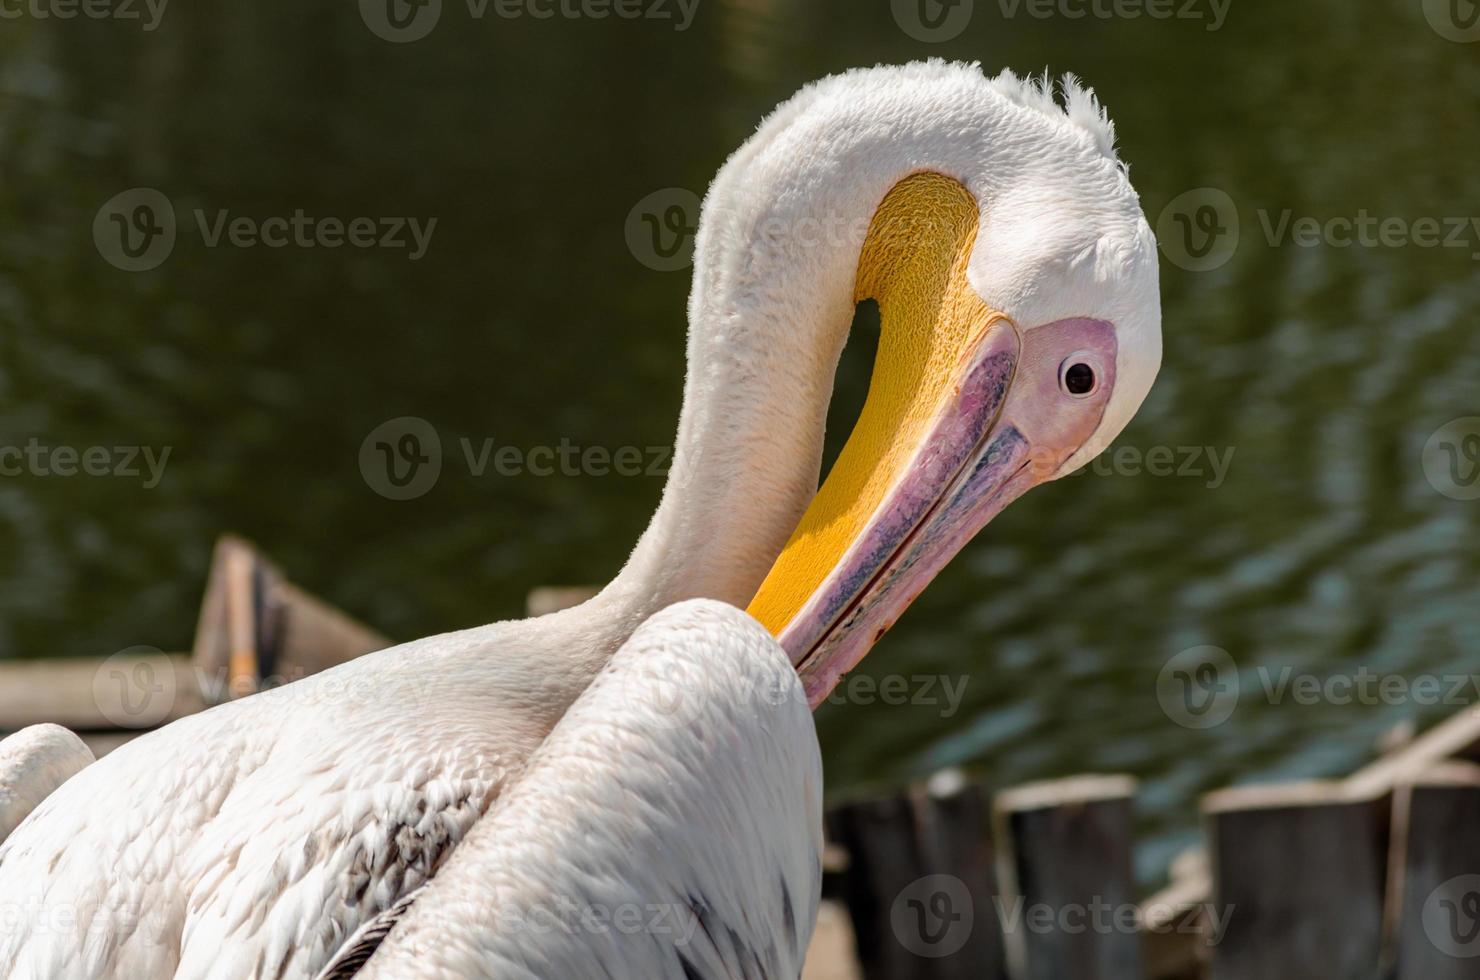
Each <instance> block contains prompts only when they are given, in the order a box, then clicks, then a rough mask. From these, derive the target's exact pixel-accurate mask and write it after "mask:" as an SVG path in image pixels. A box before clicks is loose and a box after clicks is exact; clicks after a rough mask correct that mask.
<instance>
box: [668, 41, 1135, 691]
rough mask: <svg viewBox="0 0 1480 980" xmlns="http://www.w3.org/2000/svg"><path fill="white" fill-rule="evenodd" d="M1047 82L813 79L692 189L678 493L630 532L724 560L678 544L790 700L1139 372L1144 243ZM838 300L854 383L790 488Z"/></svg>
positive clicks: (1124, 180)
mask: <svg viewBox="0 0 1480 980" xmlns="http://www.w3.org/2000/svg"><path fill="white" fill-rule="evenodd" d="M1062 91H1063V102H1062V104H1060V102H1059V101H1057V100H1056V98H1055V93H1054V91H1053V87H1052V86H1051V85H1050V83H1049V82H1048V80H1047V79H1046V78H1045V79H1042V80H1025V79H1019V78H1017V77H1016V76H1014V75H1013V74H1012V73H1010V72H1004V73H1003V74H1001V75H999V76H998V77H996V78H990V79H989V78H987V77H985V76H984V75H983V74H982V73H981V71H980V70H979V69H978V68H977V66H974V65H958V64H946V63H942V62H930V63H922V64H912V65H907V66H904V67H890V68H874V69H866V70H860V71H853V72H849V73H846V74H843V75H839V76H835V77H832V78H828V79H824V80H822V81H820V82H818V83H816V84H814V85H811V86H809V87H807V88H805V89H803V90H802V91H801V92H800V93H798V94H797V95H796V96H795V97H793V98H792V99H791V100H789V101H788V102H786V103H784V104H783V105H781V106H780V107H779V108H778V109H777V110H776V111H775V112H774V113H773V114H772V115H771V116H770V117H769V118H768V119H767V120H766V121H765V122H764V123H763V124H762V125H761V126H760V128H759V129H758V131H757V132H756V133H755V135H754V136H753V137H752V138H751V139H750V140H749V141H748V142H747V143H746V144H745V145H744V146H742V147H741V148H740V150H739V151H738V152H736V153H735V155H734V156H733V157H731V159H730V160H729V161H728V162H727V163H726V164H725V166H724V168H723V169H722V170H721V171H720V173H719V175H718V177H717V178H716V179H715V182H714V184H713V185H712V187H711V188H710V191H709V193H708V195H707V196H706V198H705V201H704V206H703V210H702V213H701V216H700V222H699V231H698V236H697V241H696V249H695V272H694V285H693V291H692V294H691V298H690V303H689V319H690V342H689V378H688V388H687V392H686V400H685V407H684V416H683V419H682V421H681V423H680V430H679V444H678V456H677V458H676V466H677V467H678V477H677V485H678V486H683V485H684V484H685V483H687V484H689V486H688V487H687V491H686V497H689V498H690V499H692V497H698V498H701V502H700V503H699V505H698V509H696V510H695V509H691V510H690V511H689V512H688V514H687V516H686V517H682V518H680V517H675V516H674V515H669V517H668V519H667V520H666V521H665V520H664V519H662V518H661V517H660V520H659V521H658V522H657V523H656V525H655V526H665V527H667V528H669V530H670V531H671V530H672V529H673V528H674V527H675V526H677V525H687V527H688V530H687V532H686V533H687V534H689V535H690V536H691V537H692V538H693V542H692V545H691V549H690V552H691V555H692V553H693V552H694V551H695V550H697V549H701V548H703V547H705V546H706V544H707V545H708V546H709V547H710V549H711V553H712V554H723V555H724V556H725V567H724V568H723V569H720V570H712V571H713V575H712V576H710V577H709V579H708V580H707V581H706V575H705V573H704V571H703V564H704V563H703V562H702V561H701V562H699V563H698V564H697V565H696V564H695V563H693V562H688V563H684V564H683V565H682V567H684V568H685V569H686V574H688V575H689V576H691V580H690V582H689V583H688V587H690V588H692V589H693V590H694V593H695V594H699V595H712V596H715V597H718V598H730V597H731V594H735V595H739V593H741V592H742V591H743V595H741V596H739V598H738V601H739V602H744V601H745V600H746V599H749V606H748V609H749V611H750V613H751V614H752V615H754V616H755V617H756V618H757V619H758V620H760V622H761V623H763V624H764V625H765V626H766V627H767V628H768V629H770V630H771V632H772V633H773V634H774V635H775V636H776V637H777V638H778V639H779V640H780V641H781V644H782V646H784V647H785V649H786V650H787V652H788V654H789V655H790V657H791V659H792V662H793V664H794V665H795V666H796V667H797V669H798V670H799V672H800V674H801V676H802V680H803V684H804V686H805V689H806V691H807V694H808V697H809V699H810V700H811V702H812V703H813V704H814V705H815V704H817V703H818V702H820V701H821V700H822V699H823V698H824V697H826V695H827V693H828V692H829V691H830V690H831V689H832V688H833V686H835V685H836V683H837V682H838V680H839V679H840V678H841V677H842V676H843V674H844V673H846V672H847V671H848V670H849V669H851V668H852V667H853V666H854V665H856V664H857V663H858V661H859V660H860V659H861V658H862V657H863V656H864V654H865V653H866V652H867V651H868V649H869V647H870V646H872V644H873V643H874V642H875V641H877V639H878V638H879V637H880V636H882V635H883V633H884V631H885V630H887V629H888V628H889V626H890V625H891V624H892V623H893V622H894V620H895V619H896V618H897V617H898V616H899V615H900V613H901V612H902V611H903V610H904V608H905V607H906V606H908V605H909V603H910V601H911V600H913V599H914V598H915V597H916V596H917V595H918V594H919V593H920V592H921V590H923V589H924V587H925V586H926V585H927V584H928V583H929V581H930V579H931V578H932V577H933V576H934V575H935V574H936V573H937V572H938V571H939V570H940V569H941V568H942V567H943V566H944V565H945V564H946V563H947V562H948V561H949V560H950V558H951V557H952V556H954V554H955V553H956V552H957V551H959V550H960V549H961V547H962V546H963V545H964V544H965V543H966V542H967V541H968V540H969V539H970V538H971V537H972V536H973V535H974V534H976V532H978V531H979V530H981V528H982V527H984V526H985V525H986V524H987V523H988V522H989V521H990V520H991V519H992V518H993V517H995V516H996V515H997V514H998V513H1000V512H1001V511H1002V509H1003V508H1004V507H1006V506H1007V505H1008V504H1009V503H1011V502H1012V501H1013V500H1015V499H1016V498H1017V497H1019V496H1020V495H1022V494H1023V493H1024V492H1026V491H1027V490H1029V489H1031V488H1032V487H1034V486H1036V485H1038V484H1040V483H1044V482H1047V481H1049V480H1053V479H1056V478H1058V477H1061V476H1064V475H1065V474H1068V473H1070V472H1072V471H1074V470H1075V469H1077V468H1078V467H1080V466H1082V465H1083V464H1084V463H1086V462H1088V461H1089V460H1091V459H1092V458H1093V457H1094V456H1095V455H1096V454H1097V453H1099V452H1100V451H1101V450H1102V449H1104V448H1105V447H1106V446H1107V445H1108V444H1109V443H1110V442H1111V440H1113V439H1114V438H1115V436H1116V435H1117V434H1118V433H1119V432H1120V431H1121V429H1123V428H1124V427H1125V425H1126V424H1127V423H1128V422H1129V421H1130V419H1131V417H1132V416H1133V415H1134V414H1135V412H1136V410H1137V408H1138V407H1139V406H1140V404H1141V402H1142V400H1143V399H1144V398H1145V396H1146V394H1147V392H1148V390H1149V389H1150V387H1151V384H1152V381H1153V379H1154V377H1155V375H1156V372H1157V369H1158V367H1159V364H1160V360H1161V327H1160V324H1161V310H1160V301H1159V297H1158V284H1157V256H1156V243H1155V239H1154V236H1153V235H1152V232H1151V229H1150V227H1149V226H1148V225H1147V222H1146V220H1145V217H1144V216H1143V214H1142V212H1141V207H1140V203H1139V201H1138V199H1137V196H1136V193H1135V191H1134V190H1133V189H1132V188H1131V185H1130V182H1129V180H1128V177H1127V170H1126V167H1125V166H1124V165H1123V164H1122V163H1121V162H1120V161H1119V159H1118V158H1117V156H1116V153H1115V149H1114V128H1113V126H1112V124H1111V123H1110V121H1109V120H1108V118H1106V116H1105V113H1104V112H1103V110H1102V109H1101V107H1100V105H1099V103H1098V102H1097V101H1096V99H1095V97H1094V95H1093V94H1092V93H1091V92H1089V91H1088V90H1087V89H1085V88H1083V87H1081V86H1080V85H1079V84H1078V82H1077V81H1076V80H1075V79H1073V78H1072V77H1069V78H1066V79H1065V80H1064V81H1063V83H1062ZM865 300H874V301H876V302H877V303H878V306H879V314H880V320H881V335H880V339H879V349H878V355H877V360H876V362H875V365H874V370H873V375H872V379H871V382H870V387H869V393H868V397H867V400H866V402H865V405H864V408H863V410H862V413H861V414H860V417H859V419H858V422H857V424H856V426H855V428H854V430H853V432H852V433H851V435H850V436H849V438H848V440H847V442H846V444H845V446H844V448H843V450H842V452H841V454H840V455H839V457H838V459H837V461H836V463H835V464H834V465H833V467H832V469H831V471H830V472H829V474H828V477H827V480H826V482H825V483H824V484H823V485H822V487H821V488H820V489H818V486H817V480H818V473H819V469H820V459H821V445H822V434H823V432H822V430H823V427H824V425H825V421H826V413H827V404H828V401H829V400H830V398H831V395H832V382H833V375H834V372H835V370H836V366H837V362H838V358H839V357H840V355H841V352H842V347H843V344H844V342H845V341H846V335H847V332H848V328H849V325H850V324H851V322H852V320H853V315H854V311H855V309H856V307H857V305H858V304H859V303H860V302H862V301H865ZM700 480H703V481H705V482H706V483H707V484H708V485H707V486H704V487H696V486H694V485H693V484H694V483H696V482H698V481H700ZM678 492H679V491H676V490H675V482H674V481H670V485H669V490H668V492H667V493H666V494H665V500H664V504H665V507H667V506H668V505H670V504H671V503H672V501H671V500H670V499H669V497H670V496H672V495H674V494H675V493H678ZM662 513H663V508H660V515H661V514H662ZM655 533H658V532H655V531H653V530H650V531H649V535H650V536H651V535H653V534H655ZM715 542H723V544H724V546H723V547H717V546H715ZM640 548H641V546H640ZM757 585H758V588H757V587H756V586H757ZM727 590H728V591H727ZM680 591H681V590H680ZM732 601H734V600H732Z"/></svg>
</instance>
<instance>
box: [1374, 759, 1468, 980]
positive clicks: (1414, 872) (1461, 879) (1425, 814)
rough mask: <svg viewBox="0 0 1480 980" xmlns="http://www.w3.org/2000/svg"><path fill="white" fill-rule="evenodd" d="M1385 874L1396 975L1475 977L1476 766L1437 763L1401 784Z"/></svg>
mask: <svg viewBox="0 0 1480 980" xmlns="http://www.w3.org/2000/svg"><path fill="white" fill-rule="evenodd" d="M1389 874H1390V881H1389V884H1388V898H1389V901H1388V908H1389V919H1390V926H1391V927H1392V933H1391V934H1392V936H1393V939H1394V944H1393V950H1392V955H1391V956H1390V959H1391V960H1392V961H1393V973H1392V976H1393V977H1394V978H1395V980H1473V978H1474V977H1476V976H1480V767H1477V766H1475V765H1473V764H1470V763H1447V764H1441V765H1437V766H1434V767H1432V768H1431V769H1429V770H1428V771H1427V772H1424V773H1421V774H1419V775H1418V776H1417V777H1416V778H1415V779H1414V780H1413V781H1412V782H1410V783H1406V784H1404V785H1402V786H1400V787H1399V789H1398V793H1397V794H1396V796H1395V798H1394V800H1393V841H1392V853H1391V858H1390V861H1389Z"/></svg>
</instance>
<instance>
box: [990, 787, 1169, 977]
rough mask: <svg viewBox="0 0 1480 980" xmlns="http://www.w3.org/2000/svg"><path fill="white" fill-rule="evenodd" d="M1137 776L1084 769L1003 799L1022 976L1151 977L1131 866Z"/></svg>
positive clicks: (999, 812) (1002, 829)
mask: <svg viewBox="0 0 1480 980" xmlns="http://www.w3.org/2000/svg"><path fill="white" fill-rule="evenodd" d="M1135 789H1136V784H1135V781H1134V780H1132V779H1130V778H1129V777H1126V776H1080V777H1076V778H1074V779H1065V780H1060V781H1057V782H1051V783H1038V784H1034V785H1030V786H1023V787H1020V788H1018V789H1014V790H1009V791H1008V792H1006V793H1003V794H1001V795H1000V796H998V797H997V800H996V802H995V804H994V816H995V820H994V826H995V828H996V835H997V840H998V843H999V848H1000V854H999V859H998V867H999V875H998V878H999V882H1000V885H1001V889H1002V912H1001V916H1002V925H1003V929H1004V932H1005V935H1006V940H1007V964H1008V971H1009V974H1010V975H1011V976H1012V977H1013V978H1014V980H1065V978H1070V977H1072V978H1073V980H1141V977H1142V976H1143V974H1142V970H1141V948H1140V944H1141V938H1140V934H1139V931H1138V922H1137V908H1136V904H1135V902H1136V899H1135V878H1134V874H1133V871H1132V868H1131V844H1132V839H1133V837H1132V833H1133V830H1132V809H1131V800H1132V797H1133V796H1134V795H1135Z"/></svg>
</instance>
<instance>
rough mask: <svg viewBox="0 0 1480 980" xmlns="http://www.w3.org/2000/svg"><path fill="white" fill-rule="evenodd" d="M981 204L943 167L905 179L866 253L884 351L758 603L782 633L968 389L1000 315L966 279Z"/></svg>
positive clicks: (761, 616)
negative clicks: (975, 356) (972, 351)
mask: <svg viewBox="0 0 1480 980" xmlns="http://www.w3.org/2000/svg"><path fill="white" fill-rule="evenodd" d="M978 220H979V219H978V208H977V202H976V199H975V198H974V197H973V196H972V195H971V192H970V191H968V190H967V189H966V188H965V187H963V186H962V185H961V184H960V183H959V182H958V181H956V180H953V179H951V178H950V177H946V176H944V175H942V174H938V173H919V174H914V175H913V176H910V177H907V178H905V179H904V180H902V181H900V182H899V183H898V184H896V185H895V186H894V187H893V189H891V190H890V191H889V193H888V194H887V195H886V196H885V198H884V201H883V203H881V204H880V205H879V209H878V211H877V212H876V213H875V214H874V217H873V221H872V222H871V224H870V226H869V232H868V236H867V238H866V239H865V241H864V246H863V252H862V254H861V255H860V257H859V261H858V279H857V285H856V287H855V289H854V301H855V302H863V301H864V300H867V299H872V300H875V301H876V302H877V303H878V304H879V317H880V336H879V352H878V356H877V358H876V360H875V361H874V370H873V375H872V377H871V378H870V379H869V390H868V397H867V399H866V400H865V401H864V406H863V411H862V412H861V413H860V414H859V417H858V423H857V425H856V426H855V427H854V429H853V432H852V433H851V434H850V435H849V436H848V442H847V444H846V445H844V447H843V451H842V452H841V453H840V454H839V456H838V459H837V462H836V463H835V464H834V465H833V468H832V471H831V472H830V473H829V474H828V477H827V480H826V481H825V482H824V483H823V485H822V489H821V490H819V491H818V492H817V496H816V497H814V498H813V500H812V503H811V504H810V505H809V506H808V508H807V511H806V513H805V514H804V515H802V520H801V522H800V523H799V524H798V525H797V528H796V530H795V531H794V532H793V533H792V536H791V539H790V540H789V541H788V542H787V544H786V547H785V548H784V549H782V552H781V556H780V557H779V558H778V559H777V560H776V564H775V565H773V566H772V567H771V571H770V572H769V573H768V574H767V576H766V579H765V581H764V582H762V583H761V587H760V589H759V591H758V592H757V593H756V595H755V598H754V599H753V600H752V601H751V603H750V607H749V612H750V614H751V615H753V616H755V618H756V619H758V620H759V621H760V622H761V623H762V624H763V625H764V626H765V627H766V628H767V629H768V630H770V631H771V633H772V634H776V635H779V634H780V632H781V630H782V629H783V628H784V627H785V626H786V624H787V623H788V622H790V621H791V619H792V618H793V617H794V616H795V615H796V614H797V613H798V612H799V611H800V610H801V608H802V607H803V606H804V605H805V604H806V602H807V600H808V599H809V598H810V597H811V596H812V595H813V594H814V593H815V592H816V591H817V589H818V588H819V587H820V586H821V585H822V583H823V581H824V580H825V579H826V577H827V575H828V573H829V572H831V571H832V569H833V568H834V567H835V566H836V565H837V564H838V562H839V561H840V560H841V559H842V557H843V555H844V554H845V553H846V551H847V549H848V547H849V546H850V545H851V544H852V543H853V542H854V541H855V540H856V539H857V537H858V535H859V534H860V533H861V532H862V531H863V529H864V527H865V526H866V524H867V523H868V521H869V519H870V517H872V516H873V515H874V513H875V512H876V511H877V510H878V509H879V507H880V505H881V503H882V502H883V501H884V498H885V496H886V494H887V493H888V491H889V488H890V487H891V486H893V485H894V484H895V482H896V481H897V480H898V479H899V477H900V475H901V474H902V473H903V472H904V469H905V468H906V467H907V466H909V464H910V461H911V459H912V458H913V456H914V453H915V451H916V450H917V448H918V447H919V445H920V443H921V441H922V440H923V439H924V438H925V435H926V433H927V431H928V429H929V427H930V425H931V423H932V421H933V420H934V419H935V417H936V416H937V414H938V413H939V412H940V410H941V409H942V407H943V406H944V405H945V404H946V403H947V402H948V401H949V400H950V399H952V398H954V397H955V396H956V394H957V385H958V381H959V377H960V370H961V366H962V359H963V356H964V355H965V353H966V352H967V350H968V349H969V345H970V344H971V342H972V341H973V340H975V339H976V338H978V337H980V336H981V335H982V333H983V332H985V330H986V329H987V327H988V325H989V324H990V323H991V322H992V321H993V320H995V319H998V318H1000V317H1001V314H1000V313H998V312H996V311H995V310H992V309H991V308H990V307H988V306H987V305H986V304H985V303H983V302H982V301H981V298H980V297H979V296H977V294H976V291H975V290H974V289H972V287H971V284H970V283H969V282H968V281H967V278H966V270H967V264H968V262H969V261H970V259H971V251H972V247H973V245H974V244H975V243H976V235H977V227H978Z"/></svg>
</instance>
